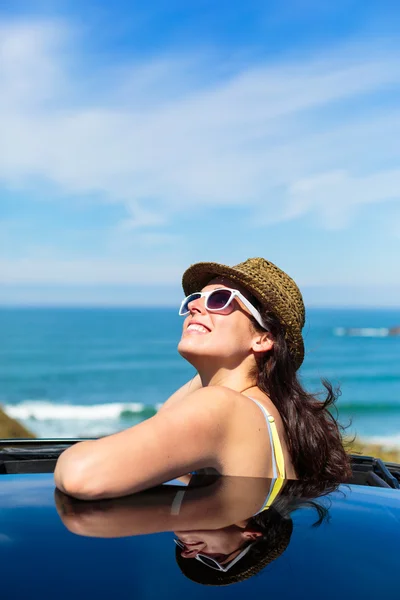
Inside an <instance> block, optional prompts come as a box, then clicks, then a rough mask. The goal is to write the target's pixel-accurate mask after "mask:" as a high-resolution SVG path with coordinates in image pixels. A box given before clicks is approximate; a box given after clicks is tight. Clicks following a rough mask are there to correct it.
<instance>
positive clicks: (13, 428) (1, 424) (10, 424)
mask: <svg viewBox="0 0 400 600" xmlns="http://www.w3.org/2000/svg"><path fill="white" fill-rule="evenodd" d="M34 437H36V436H34V435H33V433H32V432H30V431H29V430H28V429H26V428H25V427H24V426H23V425H21V423H19V422H18V421H16V420H15V419H12V418H11V417H9V416H8V415H6V413H5V412H4V411H3V410H1V408H0V439H9V438H34Z"/></svg>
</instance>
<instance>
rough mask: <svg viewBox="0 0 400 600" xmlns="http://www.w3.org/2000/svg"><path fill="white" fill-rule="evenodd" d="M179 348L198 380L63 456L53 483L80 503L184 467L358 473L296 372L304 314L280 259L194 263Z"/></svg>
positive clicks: (260, 473)
mask: <svg viewBox="0 0 400 600" xmlns="http://www.w3.org/2000/svg"><path fill="white" fill-rule="evenodd" d="M183 289H184V291H185V293H186V294H187V295H188V296H187V298H186V299H185V300H184V301H183V302H182V305H181V309H180V314H181V315H183V316H186V319H185V322H184V325H183V333H182V338H181V340H180V342H179V345H178V351H179V352H180V354H181V355H182V356H183V357H184V358H185V359H186V360H188V361H189V362H190V363H191V364H192V365H193V366H194V367H195V368H196V370H197V372H198V377H197V378H195V380H194V381H193V382H192V384H190V383H189V384H187V385H186V386H184V387H183V388H182V389H181V390H179V391H178V392H177V393H175V394H174V395H173V396H172V397H171V398H170V399H169V400H168V401H167V402H166V404H165V405H164V406H163V408H162V409H161V410H160V411H159V412H158V414H157V415H155V416H154V417H152V418H151V419H148V420H147V421H144V422H143V423H140V424H139V425H136V426H135V427H132V428H130V429H127V430H125V431H122V432H119V433H116V434H114V435H110V436H108V437H105V438H102V439H99V440H94V441H86V442H81V443H79V444H76V445H74V446H72V447H71V448H69V449H68V450H66V451H65V452H63V454H61V456H60V458H59V460H58V463H57V466H56V470H55V482H56V485H57V487H58V488H59V489H60V490H61V491H63V492H65V493H67V494H70V495H72V496H75V497H77V498H82V499H94V498H110V497H116V496H123V495H126V494H131V493H134V492H136V491H139V490H143V489H145V488H148V487H151V486H154V485H157V484H159V483H161V482H163V481H167V480H170V479H173V478H176V477H179V476H180V475H182V474H185V473H190V472H193V471H198V470H199V469H205V468H212V469H214V470H216V471H217V472H218V473H221V474H223V475H237V476H250V477H273V478H276V477H282V478H283V477H287V478H289V479H295V478H301V479H320V480H323V481H343V480H346V479H347V478H348V477H349V476H350V475H351V470H350V465H349V459H348V457H347V455H346V453H345V451H344V449H343V445H342V440H341V435H340V431H339V427H338V425H337V423H336V421H335V419H334V418H333V416H332V415H331V414H330V413H329V411H328V407H329V406H330V405H331V404H333V402H334V400H335V396H334V394H333V391H332V388H331V387H330V386H329V385H328V384H327V383H324V385H325V387H326V388H327V391H328V396H327V399H326V400H325V402H324V403H322V402H320V401H319V400H317V399H316V398H315V397H313V396H311V395H310V394H308V393H306V392H305V391H304V390H303V388H302V386H301V384H300V382H299V381H298V379H297V376H296V371H297V369H298V368H299V367H300V365H301V363H302V361H303V358H304V345H303V339H302V333H301V332H302V328H303V326H304V320H305V311H304V304H303V299H302V296H301V293H300V291H299V289H298V287H297V285H296V284H295V282H294V281H293V280H292V279H291V278H290V277H289V276H288V275H287V274H286V273H284V272H283V271H281V270H280V269H279V268H278V267H276V266H275V265H274V264H273V263H271V262H269V261H266V260H264V259H262V258H251V259H248V260H247V261H245V262H244V263H240V264H239V265H236V266H235V267H227V266H225V265H220V264H217V263H198V264H195V265H192V266H191V267H190V268H189V269H188V270H187V271H186V272H185V273H184V275H183Z"/></svg>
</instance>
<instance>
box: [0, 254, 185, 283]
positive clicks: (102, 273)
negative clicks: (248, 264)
mask: <svg viewBox="0 0 400 600" xmlns="http://www.w3.org/2000/svg"><path fill="white" fill-rule="evenodd" d="M182 271H183V268H182V266H176V265H172V264H170V263H169V262H168V261H165V262H163V263H162V262H159V261H154V262H153V264H152V265H148V264H145V262H144V261H143V257H142V256H140V257H139V258H138V261H137V262H121V261H118V262H117V261H115V260H99V259H87V260H62V259H46V258H36V259H35V258H34V259H30V258H21V259H10V260H1V259H0V283H2V284H8V285H10V284H21V283H24V284H29V283H34V284H39V285H42V284H58V285H69V284H74V285H75V284H78V285H83V286H91V285H98V284H111V285H113V284H117V285H118V284H133V283H137V282H138V281H140V282H141V283H143V284H152V283H154V282H157V283H159V284H160V285H162V284H170V283H171V281H179V279H180V276H181V274H182Z"/></svg>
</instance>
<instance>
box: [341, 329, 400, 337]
mask: <svg viewBox="0 0 400 600" xmlns="http://www.w3.org/2000/svg"><path fill="white" fill-rule="evenodd" d="M389 332H390V330H389V328H388V327H336V328H335V329H334V331H333V333H334V335H336V336H339V337H342V336H349V337H388V336H389Z"/></svg>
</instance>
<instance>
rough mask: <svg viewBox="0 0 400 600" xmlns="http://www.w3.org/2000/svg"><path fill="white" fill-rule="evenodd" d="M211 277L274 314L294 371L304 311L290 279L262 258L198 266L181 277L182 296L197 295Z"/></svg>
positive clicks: (301, 355)
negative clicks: (237, 286) (235, 287)
mask: <svg viewBox="0 0 400 600" xmlns="http://www.w3.org/2000/svg"><path fill="white" fill-rule="evenodd" d="M215 277H227V278H229V279H231V280H232V281H234V282H236V283H239V284H241V285H243V286H244V287H245V288H246V289H247V290H248V291H249V292H250V293H251V294H252V295H253V296H254V297H255V298H256V299H257V300H258V301H259V302H260V304H261V306H263V307H266V308H268V309H269V310H271V311H272V312H274V313H275V314H276V316H277V317H278V319H279V320H280V322H281V323H282V325H284V327H285V330H286V334H285V337H286V341H287V344H288V348H289V351H290V353H291V354H292V356H293V359H294V362H295V365H296V369H298V368H299V367H300V365H301V363H302V362H303V359H304V342H303V337H302V334H301V331H302V329H303V326H304V321H305V309H304V302H303V298H302V295H301V293H300V290H299V288H298V287H297V285H296V284H295V282H294V281H293V279H292V278H291V277H289V275H287V274H286V273H285V272H284V271H282V270H281V269H279V268H278V267H277V266H276V265H274V264H273V263H272V262H269V261H268V260H265V259H264V258H248V259H247V260H245V261H244V262H242V263H239V264H238V265H235V266H234V267H228V266H226V265H221V264H219V263H213V262H200V263H196V264H194V265H192V266H191V267H189V268H188V269H187V270H186V271H185V272H184V274H183V277H182V286H183V289H184V292H185V294H186V295H189V294H191V293H193V292H198V291H200V290H201V289H202V288H203V287H204V286H206V285H207V284H208V283H209V281H211V279H214V278H215Z"/></svg>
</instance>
